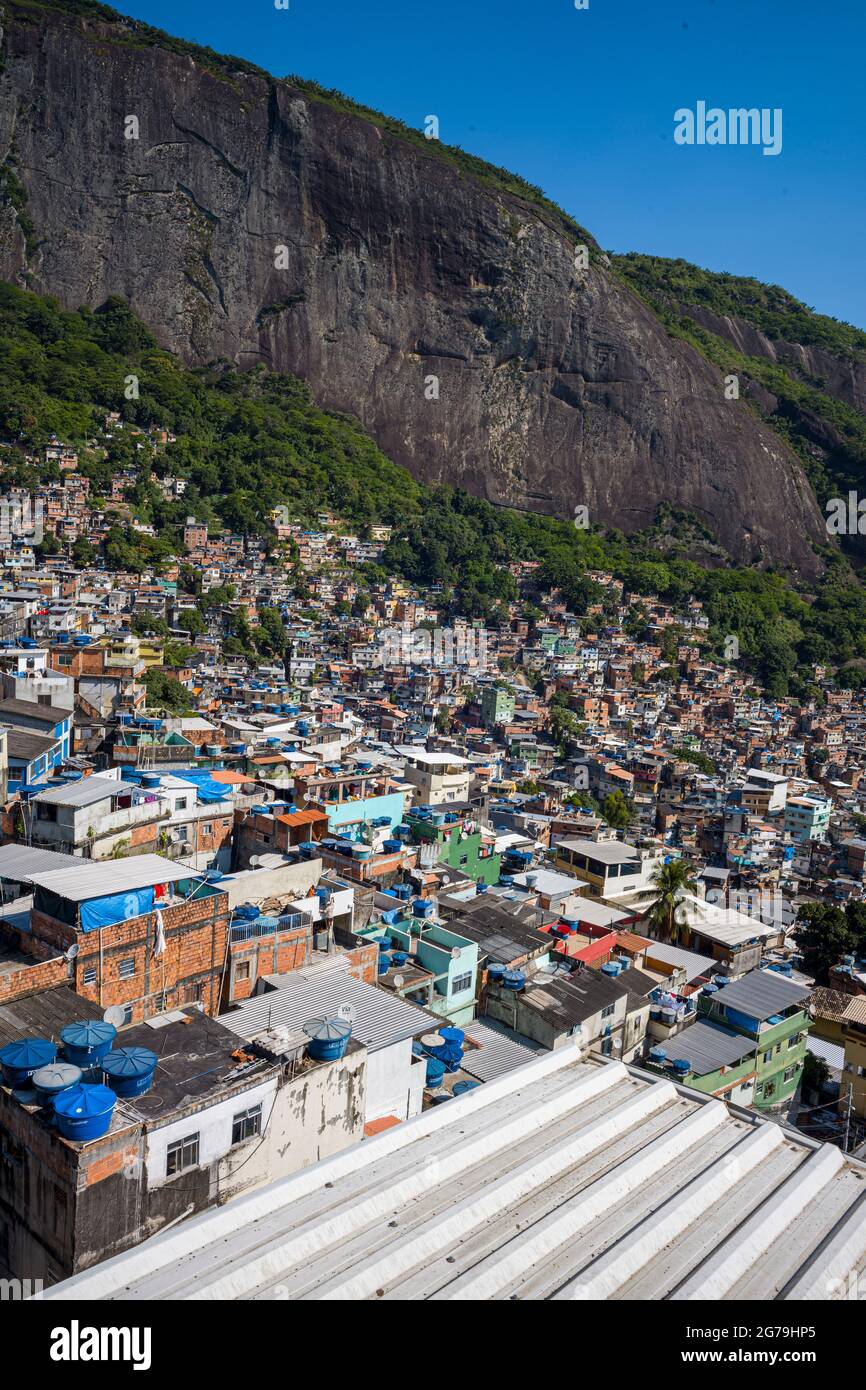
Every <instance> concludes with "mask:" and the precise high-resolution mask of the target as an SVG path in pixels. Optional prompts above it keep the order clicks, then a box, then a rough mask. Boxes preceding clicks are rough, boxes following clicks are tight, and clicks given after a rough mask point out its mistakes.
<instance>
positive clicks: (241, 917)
mask: <svg viewBox="0 0 866 1390" xmlns="http://www.w3.org/2000/svg"><path fill="white" fill-rule="evenodd" d="M232 915H233V917H234V919H235V921H237V922H254V921H255V920H256V918H257V917H258V915H259V909H258V908H257V907H256V906H255V904H254V903H241V905H240V907H236V908H235V910H234V913H233V914H232Z"/></svg>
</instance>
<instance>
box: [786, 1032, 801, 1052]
mask: <svg viewBox="0 0 866 1390" xmlns="http://www.w3.org/2000/svg"><path fill="white" fill-rule="evenodd" d="M799 1041H800V1034H799V1033H795V1034H794V1036H793V1038H789V1039H788V1048H789V1050H790V1049H791V1048H792V1047H796V1046H797V1044H798V1043H799Z"/></svg>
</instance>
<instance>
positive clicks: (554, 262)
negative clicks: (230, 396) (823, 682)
mask: <svg viewBox="0 0 866 1390" xmlns="http://www.w3.org/2000/svg"><path fill="white" fill-rule="evenodd" d="M5 57H6V70H5V74H4V76H3V80H2V88H0V158H2V159H4V160H10V161H11V163H12V167H13V168H14V170H15V174H16V177H17V180H18V182H19V184H20V185H21V187H22V188H23V190H24V192H25V193H26V217H27V218H29V219H30V223H31V224H32V226H31V228H30V229H29V232H28V235H26V236H25V230H27V229H26V227H23V226H22V225H21V221H20V220H19V219H18V217H17V215H16V213H15V210H14V207H12V206H9V205H7V206H6V207H5V208H4V209H2V211H0V273H2V274H3V275H4V276H5V277H6V278H8V279H14V280H16V281H17V282H18V283H22V284H28V285H29V286H30V287H31V288H33V289H35V290H37V291H39V292H41V293H50V294H53V295H56V296H57V298H58V299H59V300H60V301H61V302H62V303H63V304H64V305H66V306H68V307H73V308H74V307H77V306H79V305H81V304H88V305H91V306H96V305H98V304H99V303H101V302H102V301H103V300H104V299H105V298H106V297H107V296H108V295H122V296H124V297H125V298H126V299H127V300H128V301H129V302H130V304H131V305H132V307H133V308H134V310H135V311H136V312H137V313H138V314H139V315H140V317H141V318H142V319H143V320H144V321H145V323H147V324H148V325H149V326H150V328H151V329H152V330H153V331H154V333H155V334H156V336H157V337H158V339H159V340H160V341H161V342H162V343H163V344H164V346H166V347H168V348H171V349H173V350H174V351H176V352H178V353H179V354H180V355H181V356H182V357H183V358H184V359H185V360H186V361H187V362H190V363H196V362H204V361H210V360H212V359H214V358H221V357H223V358H228V359H230V360H231V361H233V362H235V363H237V364H238V365H240V366H241V367H244V366H249V365H251V364H252V363H254V362H257V361H259V360H264V361H266V362H268V363H269V364H270V365H272V366H273V367H275V368H277V369H280V370H286V371H291V372H294V373H296V374H297V375H298V376H301V377H304V378H305V379H306V380H307V381H308V382H309V384H310V386H311V389H312V391H313V393H314V395H315V396H316V398H317V399H318V400H319V402H320V403H322V404H323V405H325V406H328V407H332V408H336V409H339V410H344V411H347V412H351V413H352V414H354V415H356V416H357V417H358V418H359V419H360V421H361V422H362V424H363V425H364V427H365V429H366V430H367V431H368V432H369V433H370V434H371V435H372V436H373V437H374V438H375V439H376V441H377V442H378V443H379V445H380V446H381V447H382V448H383V449H384V450H385V451H386V452H387V453H389V454H390V455H391V457H392V458H394V459H395V460H396V461H397V462H399V463H402V464H405V465H406V466H407V467H408V468H410V469H411V470H412V472H413V473H414V474H416V475H417V476H418V477H420V478H422V479H425V480H427V481H435V482H450V483H454V484H460V485H462V486H464V487H466V488H468V489H470V490H471V491H473V492H475V493H478V494H481V495H483V496H485V497H487V498H489V499H490V500H492V501H495V502H502V503H508V504H511V505H513V506H516V507H523V508H530V509H535V510H539V511H545V512H550V513H552V514H554V515H558V516H563V517H569V516H571V515H572V513H573V510H574V508H575V506H576V505H578V504H584V505H586V506H587V507H588V508H589V513H590V518H591V520H593V521H596V522H600V523H603V524H608V525H616V526H620V527H622V528H623V529H624V530H627V531H630V530H634V529H636V528H638V527H640V526H643V525H645V524H646V523H648V522H650V521H652V519H653V517H654V514H655V510H656V508H657V506H658V504H659V503H660V502H662V501H669V502H671V503H673V504H674V505H676V506H678V507H682V508H685V509H687V510H688V511H691V512H693V513H695V514H696V515H697V516H698V517H699V518H700V519H701V520H702V521H703V522H704V523H705V524H707V525H708V526H709V527H710V529H711V530H713V531H714V532H715V533H716V535H717V536H718V538H719V539H720V541H721V542H722V543H723V544H724V545H725V546H726V548H727V549H728V550H729V551H730V552H731V554H732V555H734V556H735V557H736V558H737V559H740V560H744V561H755V560H760V559H764V560H772V561H774V562H775V563H777V564H780V565H791V566H795V567H797V568H799V569H801V570H802V571H803V572H805V573H810V572H814V569H815V557H814V554H813V552H812V549H811V544H810V542H811V541H812V540H816V541H824V542H826V533H825V531H824V527H823V524H822V519H821V515H820V513H819V511H818V508H817V505H816V503H815V501H814V498H813V496H812V494H811V491H810V489H809V486H808V484H807V482H806V480H805V478H804V476H803V474H802V472H801V470H800V467H799V464H798V463H797V462H796V461H795V460H794V459H793V457H792V456H791V455H789V454H788V453H787V452H786V450H785V448H784V446H783V445H782V444H781V442H780V441H779V439H778V438H777V437H776V436H775V435H774V434H773V432H772V431H771V430H770V429H768V428H766V427H765V426H763V425H762V424H761V423H760V422H759V421H758V420H757V419H756V417H755V416H754V415H753V414H752V413H751V412H750V411H749V409H748V408H747V406H746V405H745V404H743V403H737V402H730V401H726V400H725V399H724V395H723V389H722V382H721V378H720V377H719V375H718V373H717V372H716V371H715V369H714V368H712V367H711V366H710V365H709V364H707V363H706V362H705V361H704V360H703V358H701V357H700V355H699V354H697V353H696V352H695V351H694V350H693V349H692V348H690V347H689V346H688V345H686V344H683V343H681V342H677V341H673V340H671V339H669V338H668V337H667V335H666V333H665V332H664V330H663V328H662V327H661V325H660V324H659V322H658V321H657V319H656V318H655V317H654V315H653V314H652V313H651V312H650V311H649V310H648V309H647V308H645V307H644V306H643V305H642V304H641V303H640V302H639V301H638V300H637V299H636V298H635V297H634V296H633V295H632V294H631V293H630V292H629V291H628V290H626V289H624V288H623V287H622V285H621V284H620V283H619V282H618V281H617V280H616V279H615V278H613V277H612V275H611V274H610V273H608V271H607V270H606V269H605V267H604V265H603V264H602V263H600V262H596V263H594V264H593V267H592V268H591V269H589V270H587V271H575V269H574V261H573V257H574V238H573V237H572V236H569V235H568V234H567V232H566V230H565V229H564V227H562V226H559V225H558V224H557V222H556V219H555V217H553V216H552V215H551V214H549V213H547V212H543V211H539V210H538V209H536V208H533V207H532V206H531V205H530V204H528V203H524V202H522V201H521V200H519V199H516V198H512V197H510V196H508V195H505V194H503V193H501V192H499V191H498V190H496V189H495V188H493V187H490V186H488V185H487V184H484V183H481V182H478V181H476V180H475V179H473V178H472V177H469V176H467V175H465V174H462V173H461V172H460V171H459V170H457V169H455V168H454V167H453V166H452V165H450V164H448V163H447V162H445V161H444V160H443V159H441V158H438V157H436V155H435V152H434V151H433V150H431V151H430V152H429V153H428V152H427V151H426V150H425V149H424V148H419V147H417V146H415V145H413V144H411V143H409V142H407V141H405V140H401V139H400V138H399V137H397V136H395V135H392V134H390V133H388V132H387V131H385V130H383V129H380V128H379V127H377V126H376V125H374V124H372V123H371V122H369V121H367V120H365V119H363V118H361V117H358V116H354V115H346V114H343V113H342V112H340V111H338V110H336V109H334V108H333V107H331V106H329V105H327V104H325V103H323V102H319V101H315V100H311V99H309V98H308V97H307V96H306V95H305V94H304V93H302V92H301V91H299V90H298V89H296V88H293V87H292V86H291V85H288V84H286V83H284V82H279V83H278V82H272V81H269V80H268V79H266V78H265V77H260V76H255V75H251V74H243V73H228V72H227V73H225V74H222V75H217V74H215V73H214V72H213V71H210V70H209V69H208V68H207V67H202V66H200V65H199V64H198V63H196V62H195V61H193V59H191V58H190V57H188V56H182V55H178V54H175V53H173V52H171V51H168V50H166V49H161V48H155V47H149V46H144V45H142V46H138V45H137V44H135V43H134V42H130V41H129V36H128V35H127V34H126V31H124V29H123V28H122V27H120V26H116V25H112V24H109V23H106V22H104V21H92V20H87V21H82V20H76V19H72V18H70V17H67V16H65V15H61V14H57V13H52V12H50V11H36V10H32V11H26V10H24V9H20V10H19V9H18V8H16V6H15V5H14V3H13V4H10V5H9V6H7V11H6V33H5ZM129 115H135V116H137V118H138V122H139V137H140V138H139V139H138V140H129V139H126V138H125V137H124V118H125V117H127V116H129ZM277 248H283V250H282V251H278V249H277ZM275 260H276V261H278V262H279V264H280V265H281V267H282V266H284V267H285V268H280V269H277V268H276V266H275ZM431 376H435V377H437V378H438V383H439V398H438V400H434V399H428V398H427V397H428V395H429V394H430V392H429V391H427V392H425V380H426V379H427V378H429V377H431Z"/></svg>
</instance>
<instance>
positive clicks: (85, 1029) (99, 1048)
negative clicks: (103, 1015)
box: [60, 1019, 117, 1070]
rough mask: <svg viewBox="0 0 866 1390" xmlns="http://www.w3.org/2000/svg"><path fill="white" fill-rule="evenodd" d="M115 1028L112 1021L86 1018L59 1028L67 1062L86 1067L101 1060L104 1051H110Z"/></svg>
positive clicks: (115, 1031)
mask: <svg viewBox="0 0 866 1390" xmlns="http://www.w3.org/2000/svg"><path fill="white" fill-rule="evenodd" d="M115 1037H117V1029H115V1027H114V1024H113V1023H103V1022H101V1019H88V1020H86V1022H85V1023H70V1024H68V1026H67V1027H65V1029H61V1030H60V1041H61V1042H63V1051H64V1056H65V1059H67V1062H72V1065H74V1066H81V1068H85V1070H86V1069H88V1068H89V1066H96V1063H97V1062H101V1059H103V1058H104V1055H106V1052H110V1051H111V1047H113V1044H114V1038H115Z"/></svg>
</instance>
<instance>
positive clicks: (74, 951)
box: [63, 941, 81, 960]
mask: <svg viewBox="0 0 866 1390" xmlns="http://www.w3.org/2000/svg"><path fill="white" fill-rule="evenodd" d="M80 950H81V947H80V946H78V945H77V944H76V942H74V941H73V943H72V945H71V946H70V947H68V949H67V950H66V951H65V952H64V956H63V959H64V960H75V957H76V956H77V955H78V952H79V951H80Z"/></svg>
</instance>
